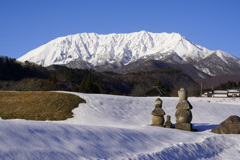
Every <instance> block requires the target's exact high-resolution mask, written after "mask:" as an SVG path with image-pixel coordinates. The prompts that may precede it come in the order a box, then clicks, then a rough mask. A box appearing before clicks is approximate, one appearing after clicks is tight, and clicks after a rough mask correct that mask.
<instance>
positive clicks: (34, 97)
mask: <svg viewBox="0 0 240 160" xmlns="http://www.w3.org/2000/svg"><path fill="white" fill-rule="evenodd" d="M79 103H86V101H85V100H84V99H81V98H80V97H78V96H76V95H72V94H67V93H56V92H0V117H1V118H2V119H27V120H65V119H68V118H71V117H73V113H72V110H73V109H74V108H76V107H78V105H79Z"/></svg>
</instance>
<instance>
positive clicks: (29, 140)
mask: <svg viewBox="0 0 240 160" xmlns="http://www.w3.org/2000/svg"><path fill="white" fill-rule="evenodd" d="M73 94H76V95H79V96H80V97H82V98H84V99H85V100H86V101H87V103H86V104H80V105H79V107H78V108H76V109H74V110H73V112H74V117H73V118H71V119H68V120H66V121H61V122H59V121H58V122H38V121H26V120H0V128H1V129H0V144H1V145H0V159H56V160H61V159H71V160H72V159H240V135H217V134H213V133H211V132H210V130H211V129H212V128H214V127H215V126H216V125H218V124H219V123H220V122H222V121H223V120H225V119H226V118H228V117H229V116H230V115H238V116H239V115H240V106H239V103H238V102H239V99H235V101H234V102H232V101H231V100H230V99H229V100H225V101H224V100H222V101H224V103H235V104H224V103H222V102H218V103H213V102H212V101H213V100H211V99H210V102H208V101H209V100H208V99H205V98H189V101H190V103H191V104H192V105H193V109H192V113H193V121H192V123H193V125H194V128H195V129H198V130H199V132H187V131H181V130H177V129H167V128H161V127H153V126H150V124H151V118H152V115H151V112H152V110H153V109H154V102H155V99H156V97H125V96H112V95H100V94H99V95H97V94H82V93H73ZM161 99H162V100H163V110H164V111H165V112H166V115H171V121H172V123H175V117H174V114H175V111H176V109H175V107H176V105H177V103H178V98H170V97H161ZM166 115H165V117H166Z"/></svg>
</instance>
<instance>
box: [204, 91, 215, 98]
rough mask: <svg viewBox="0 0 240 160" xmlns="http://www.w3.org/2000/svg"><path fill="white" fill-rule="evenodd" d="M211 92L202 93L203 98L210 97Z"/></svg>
mask: <svg viewBox="0 0 240 160" xmlns="http://www.w3.org/2000/svg"><path fill="white" fill-rule="evenodd" d="M212 95H213V92H212V91H207V92H205V93H204V97H212Z"/></svg>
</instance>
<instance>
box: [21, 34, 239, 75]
mask: <svg viewBox="0 0 240 160" xmlns="http://www.w3.org/2000/svg"><path fill="white" fill-rule="evenodd" d="M211 55H216V56H217V57H218V58H219V60H218V61H221V62H224V63H226V64H229V63H230V62H232V61H234V63H236V64H237V65H240V60H239V59H238V58H236V57H233V56H231V55H229V54H227V53H225V52H222V51H210V50H208V49H206V48H204V47H201V46H199V45H196V44H194V43H192V42H191V41H189V40H187V39H186V38H184V37H183V36H181V35H180V34H178V33H171V34H168V33H151V32H146V31H141V32H135V33H129V34H108V35H99V34H96V33H81V34H75V35H69V36H66V37H60V38H57V39H55V40H52V41H50V42H49V43H47V44H45V45H42V46H40V47H38V48H36V49H34V50H32V51H30V52H28V53H27V54H25V55H24V56H22V57H20V58H19V59H18V60H19V61H30V62H34V63H37V64H40V65H43V66H49V65H53V64H58V65H66V64H69V63H73V64H71V65H70V66H71V67H73V68H93V67H98V66H106V65H109V66H112V67H113V68H119V67H122V66H126V65H127V64H129V63H132V62H135V61H137V60H139V59H155V60H162V61H165V62H169V63H180V64H182V63H198V62H199V61H201V60H204V59H205V58H207V57H211ZM173 56H174V57H175V58H174V60H172V59H171V60H170V58H169V57H173ZM166 57H168V59H166ZM208 62H209V61H208ZM195 65H196V68H197V69H199V70H201V71H204V72H206V73H209V74H210V75H211V74H212V75H214V74H215V73H212V72H211V71H207V69H205V68H206V65H202V66H199V65H197V64H195Z"/></svg>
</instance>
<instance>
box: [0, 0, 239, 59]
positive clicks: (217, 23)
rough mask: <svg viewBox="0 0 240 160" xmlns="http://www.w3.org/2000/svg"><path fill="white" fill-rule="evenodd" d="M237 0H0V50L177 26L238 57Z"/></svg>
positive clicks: (16, 53) (15, 53)
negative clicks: (68, 37) (83, 35)
mask: <svg viewBox="0 0 240 160" xmlns="http://www.w3.org/2000/svg"><path fill="white" fill-rule="evenodd" d="M239 6H240V1H239V0H0V55H3V56H8V57H11V58H19V57H21V56H22V55H24V54H26V53H27V52H29V51H30V50H33V49H35V48H37V47H39V46H41V45H43V44H45V43H47V42H49V41H51V40H53V39H55V38H57V37H61V36H66V35H69V34H77V33H83V32H95V33H98V34H108V33H130V32H138V31H141V30H146V31H149V32H154V33H161V32H168V33H172V32H177V33H180V34H181V35H183V36H185V37H186V38H187V39H189V40H191V41H192V42H194V43H195V44H198V45H201V46H203V47H206V48H208V49H210V50H217V49H219V50H223V51H225V52H227V53H229V54H231V55H234V56H236V57H238V58H240V47H239V46H240V9H239Z"/></svg>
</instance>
